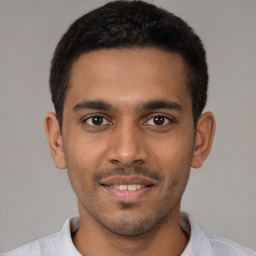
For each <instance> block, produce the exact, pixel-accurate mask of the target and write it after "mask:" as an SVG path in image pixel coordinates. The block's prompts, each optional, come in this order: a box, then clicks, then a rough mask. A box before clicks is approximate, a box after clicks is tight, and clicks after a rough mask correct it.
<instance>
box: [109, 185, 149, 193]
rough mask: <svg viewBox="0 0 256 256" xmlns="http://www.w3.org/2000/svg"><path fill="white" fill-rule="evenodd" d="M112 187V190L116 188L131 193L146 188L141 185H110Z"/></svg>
mask: <svg viewBox="0 0 256 256" xmlns="http://www.w3.org/2000/svg"><path fill="white" fill-rule="evenodd" d="M110 187H112V188H116V189H119V190H122V191H124V190H129V191H134V190H137V189H141V188H144V187H145V185H141V184H132V185H110Z"/></svg>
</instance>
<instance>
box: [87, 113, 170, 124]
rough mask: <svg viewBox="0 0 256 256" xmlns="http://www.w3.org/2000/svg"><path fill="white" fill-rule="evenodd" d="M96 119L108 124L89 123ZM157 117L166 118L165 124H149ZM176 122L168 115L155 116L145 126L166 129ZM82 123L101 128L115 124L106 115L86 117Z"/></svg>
mask: <svg viewBox="0 0 256 256" xmlns="http://www.w3.org/2000/svg"><path fill="white" fill-rule="evenodd" d="M94 117H99V118H102V119H103V122H107V123H103V124H99V125H96V124H92V123H91V124H90V123H88V120H90V119H92V118H94ZM156 117H161V118H164V123H163V124H159V125H157V124H149V122H150V120H153V119H154V118H156ZM166 121H167V123H166ZM153 122H154V121H153ZM174 122H175V120H173V118H170V117H167V116H166V115H163V114H154V115H152V116H150V118H148V119H147V121H146V122H144V123H143V124H145V125H147V126H158V127H164V126H166V125H168V124H169V123H174ZM82 123H86V124H88V125H90V126H91V127H100V126H107V125H109V126H110V125H112V124H113V123H112V122H110V121H109V120H108V118H106V117H105V116H104V115H101V114H99V115H91V116H89V117H86V118H85V119H84V120H83V121H82Z"/></svg>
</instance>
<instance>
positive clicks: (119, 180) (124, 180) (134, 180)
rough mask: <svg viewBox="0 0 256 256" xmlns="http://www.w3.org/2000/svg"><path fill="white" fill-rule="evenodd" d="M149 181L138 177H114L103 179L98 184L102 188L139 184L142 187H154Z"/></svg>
mask: <svg viewBox="0 0 256 256" xmlns="http://www.w3.org/2000/svg"><path fill="white" fill-rule="evenodd" d="M154 183H155V182H153V181H152V180H151V179H148V178H144V177H140V176H114V177H111V178H106V179H103V180H102V181H101V182H100V184H101V185H103V186H111V185H115V184H116V185H132V184H141V185H144V186H151V185H154Z"/></svg>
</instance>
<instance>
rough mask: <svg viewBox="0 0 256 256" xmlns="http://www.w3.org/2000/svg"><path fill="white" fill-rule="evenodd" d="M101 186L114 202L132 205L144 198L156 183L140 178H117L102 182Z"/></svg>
mask: <svg viewBox="0 0 256 256" xmlns="http://www.w3.org/2000/svg"><path fill="white" fill-rule="evenodd" d="M100 185H101V186H102V187H103V188H104V190H105V191H106V192H107V194H108V195H109V196H110V197H111V198H112V199H114V201H117V202H126V203H132V202H136V201H137V200H141V199H142V198H144V197H145V196H146V195H147V194H148V193H149V192H150V191H152V189H153V188H154V187H155V185H156V182H155V181H154V180H152V179H150V178H146V177H140V176H115V177H109V178H107V179H104V180H102V181H101V183H100Z"/></svg>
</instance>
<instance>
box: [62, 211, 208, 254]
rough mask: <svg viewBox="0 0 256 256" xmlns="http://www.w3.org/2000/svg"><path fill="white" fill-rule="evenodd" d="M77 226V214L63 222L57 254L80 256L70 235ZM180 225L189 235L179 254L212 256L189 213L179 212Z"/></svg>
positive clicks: (202, 233)
mask: <svg viewBox="0 0 256 256" xmlns="http://www.w3.org/2000/svg"><path fill="white" fill-rule="evenodd" d="M79 226H80V219H79V216H73V217H71V218H70V219H68V220H67V221H66V222H65V224H64V226H63V228H62V229H61V231H60V232H59V234H58V242H57V248H58V253H59V255H62V256H70V255H74V256H82V255H81V254H80V253H79V252H78V251H77V249H76V248H75V246H74V244H73V241H72V235H73V234H74V233H75V232H76V231H77V230H78V229H79ZM180 226H181V228H182V229H183V231H184V232H185V233H186V234H188V236H189V237H190V238H189V242H188V244H187V246H186V248H185V250H184V251H183V253H182V254H181V256H195V255H197V256H212V250H211V245H210V243H209V240H208V238H207V237H206V235H205V234H204V232H203V231H202V230H201V229H200V228H199V226H198V224H197V223H196V221H195V220H194V219H193V217H192V216H191V215H189V214H187V213H185V212H181V218H180Z"/></svg>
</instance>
